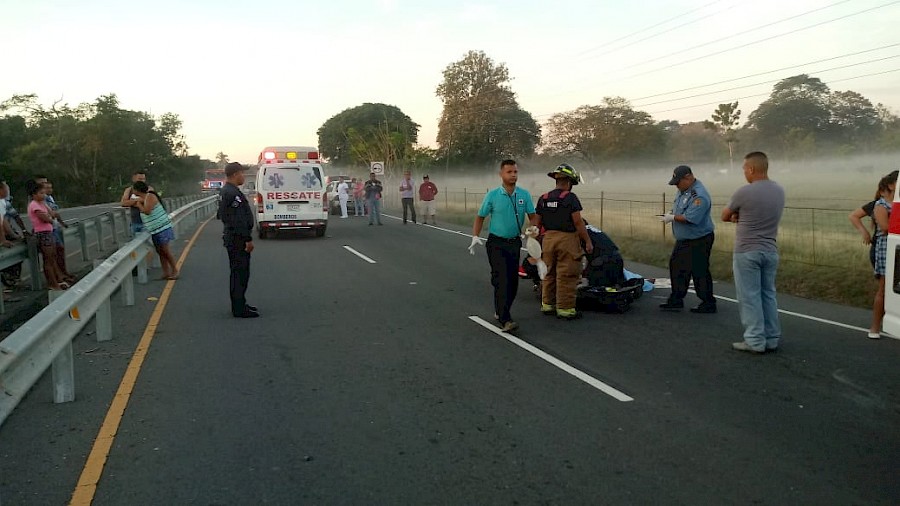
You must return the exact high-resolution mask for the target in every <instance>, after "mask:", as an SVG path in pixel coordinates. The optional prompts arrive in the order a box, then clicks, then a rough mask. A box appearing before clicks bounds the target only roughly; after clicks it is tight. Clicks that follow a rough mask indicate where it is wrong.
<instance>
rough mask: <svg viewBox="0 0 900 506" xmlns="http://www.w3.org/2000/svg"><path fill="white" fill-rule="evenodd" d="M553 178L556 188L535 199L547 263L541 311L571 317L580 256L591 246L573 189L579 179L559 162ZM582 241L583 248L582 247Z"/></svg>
mask: <svg viewBox="0 0 900 506" xmlns="http://www.w3.org/2000/svg"><path fill="white" fill-rule="evenodd" d="M547 175H548V176H550V177H552V178H553V179H555V180H556V188H555V189H553V190H551V191H549V192H547V193H545V194H543V195H541V197H540V198H539V199H538V203H537V222H538V223H537V227H538V228H540V227H543V228H544V229H545V230H546V233H545V234H544V240H543V244H542V253H541V259H542V260H543V261H544V263H545V264H547V275H546V276H545V277H544V281H543V286H542V294H541V312H542V313H544V314H545V315H548V316H552V315H554V314H555V315H556V317H557V318H562V319H566V320H574V319H575V318H578V317H579V316H581V314H580V313H579V312H578V311H576V310H575V295H576V288H577V286H578V282H579V281H580V279H581V257H582V256H584V253H585V252H587V253H588V254H590V253H591V252H592V251H593V249H594V246H593V244H592V243H591V239H590V237H589V236H588V233H587V229H586V228H585V226H584V220H583V219H581V209H582V208H581V202H580V201H579V200H578V197H577V196H576V195H575V194H574V193H572V186H574V185H576V184H578V181H579V179H580V177H579V175H578V173H577V172H575V169H573V168H572V166H571V165H569V164H566V163H564V164H561V165H560V166H558V167H556V170H554V171H553V172H550V173H548V174H547ZM582 244H584V250H582Z"/></svg>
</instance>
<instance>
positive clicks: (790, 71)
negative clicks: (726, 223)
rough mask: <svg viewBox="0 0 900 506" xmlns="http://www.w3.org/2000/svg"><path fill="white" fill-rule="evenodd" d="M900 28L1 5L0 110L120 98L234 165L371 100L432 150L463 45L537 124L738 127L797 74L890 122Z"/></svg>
mask: <svg viewBox="0 0 900 506" xmlns="http://www.w3.org/2000/svg"><path fill="white" fill-rule="evenodd" d="M866 10H868V12H862V11H866ZM788 18H792V19H788ZM837 18H843V19H837ZM898 22H900V1H890V0H843V1H836V0H835V1H829V0H790V1H785V0H778V1H775V0H755V1H753V2H748V1H746V0H719V1H710V0H667V1H662V0H645V1H635V0H594V1H574V0H556V1H553V2H542V1H534V0H510V1H505V0H495V1H491V0H485V1H480V2H479V1H473V2H467V1H466V0H462V1H444V0H438V1H424V0H423V1H415V2H414V1H412V0H377V1H362V0H360V1H348V0H329V1H325V0H322V1H318V2H307V1H296V0H294V1H288V0H283V1H282V0H256V1H232V0H215V1H213V0H154V1H152V2H148V1H144V0H135V1H122V0H81V1H78V0H75V1H68V0H27V1H26V0H0V48H2V55H3V56H2V58H0V100H3V99H6V98H9V97H10V96H11V95H13V94H17V93H36V94H37V95H38V97H39V99H40V100H41V101H42V102H43V103H45V104H49V103H51V102H52V101H54V100H56V99H60V98H62V99H63V101H65V102H67V103H69V104H71V105H76V104H78V103H81V102H85V101H93V100H94V99H96V98H97V97H98V96H100V95H102V94H107V93H115V94H117V95H118V97H119V100H120V102H121V105H122V107H124V108H128V109H135V110H142V111H149V112H151V113H152V114H154V115H157V116H158V115H160V114H162V113H165V112H173V113H176V114H178V115H179V116H180V117H181V119H182V120H183V121H184V129H183V133H184V134H185V136H186V140H187V142H188V144H189V145H190V147H191V151H192V152H193V153H197V154H199V155H201V156H204V157H207V158H213V157H214V155H215V154H216V153H217V152H218V151H223V152H225V153H226V154H228V155H229V156H230V158H231V159H232V160H237V161H241V162H244V163H255V162H256V157H257V154H258V153H259V151H260V149H261V148H262V147H264V146H266V145H279V144H299V145H305V144H316V142H317V136H316V130H317V129H318V128H319V126H321V125H322V123H323V122H325V120H327V119H328V118H330V117H331V116H334V115H335V114H337V113H339V112H341V111H342V110H344V109H346V108H349V107H354V106H357V105H360V104H362V103H364V102H383V103H386V104H392V105H396V106H398V107H399V108H400V109H401V110H403V112H405V113H406V114H407V115H409V116H410V117H412V119H413V120H414V121H415V122H417V123H419V124H420V125H421V126H422V128H421V130H420V133H419V140H420V143H421V144H425V145H431V146H434V145H435V136H436V135H437V121H438V118H439V117H440V113H441V102H440V101H439V99H438V98H437V97H436V96H435V94H434V91H435V88H436V87H437V85H438V84H439V83H440V82H441V79H442V74H441V72H442V71H443V70H444V68H445V67H446V66H447V65H448V64H450V63H452V62H454V61H456V60H459V59H461V58H462V57H463V55H464V54H465V53H466V52H467V51H469V50H472V49H474V50H483V51H485V52H486V53H487V54H488V56H490V57H491V58H493V59H494V60H495V61H496V62H500V63H505V64H506V65H507V67H508V68H509V72H510V76H511V77H512V78H513V81H512V83H511V86H512V88H513V90H514V91H515V92H516V94H517V96H518V99H519V103H520V104H521V106H522V107H523V108H524V109H525V110H527V111H529V112H531V113H532V114H533V115H534V116H535V119H537V120H538V121H539V122H543V121H546V119H547V118H548V117H549V116H550V115H551V114H553V113H556V112H564V111H568V110H571V109H574V108H576V107H578V106H580V105H585V104H598V103H600V101H601V100H602V98H603V97H605V96H617V95H618V96H623V97H625V98H627V99H629V100H631V101H632V103H633V105H634V106H635V107H636V108H638V109H642V110H645V111H648V112H650V113H651V114H653V116H654V117H655V118H656V119H657V120H663V119H674V120H678V121H681V122H687V121H696V120H703V119H707V118H708V117H709V115H710V113H711V112H712V110H714V109H715V104H718V103H721V102H726V101H734V100H737V99H740V102H741V109H742V110H743V111H744V115H743V118H742V120H743V119H746V116H747V115H748V114H749V113H750V111H752V110H753V109H754V108H755V107H756V106H757V105H758V104H759V102H761V101H762V100H764V99H765V95H767V94H768V92H769V91H771V87H772V84H773V83H774V81H777V80H779V79H782V78H785V77H788V76H791V75H795V74H798V73H810V74H812V75H814V76H817V77H820V78H821V79H822V80H823V81H825V82H826V83H827V84H828V85H829V86H830V87H831V89H832V90H847V89H851V90H855V91H858V92H860V93H862V94H863V95H865V96H866V97H868V98H869V99H870V100H871V101H872V102H873V103H878V102H882V103H884V104H885V105H887V106H889V107H891V108H892V109H893V110H894V112H895V113H897V112H900V35H898V32H897V28H896V26H897V24H898ZM814 25H818V26H814ZM788 32H793V33H788ZM764 39H769V40H765V41H764ZM891 45H892V46H893V47H887V48H883V49H879V50H877V51H869V50H872V49H876V48H882V47H884V46H891ZM738 46H745V47H743V48H740V49H734V50H730V49H732V48H736V47H738ZM862 51H869V52H866V53H863V54H858V55H855V56H847V57H843V56H844V55H848V54H850V53H858V52H862ZM714 53H721V54H714ZM825 59H831V60H829V61H822V62H820V63H812V62H815V61H818V60H825ZM689 60H694V61H689ZM875 60H879V61H875ZM864 62H868V63H864ZM810 63H812V64H810ZM856 63H861V64H860V65H856V66H852V67H848V68H843V69H836V70H828V69H833V68H834V67H843V66H847V65H852V64H856ZM665 67H669V68H665ZM778 69H785V70H778ZM774 70H778V71H777V72H771V73H767V74H764V75H758V76H756V77H747V78H745V79H738V80H734V81H730V82H726V83H721V84H714V83H718V82H721V81H726V80H733V79H736V78H743V77H745V76H750V75H752V74H759V73H763V72H769V71H774ZM875 73H882V74H881V75H874V76H868V77H863V76H866V75H869V74H875ZM850 78H855V79H850ZM703 85H712V86H709V87H706V88H699V89H693V90H689V91H684V92H681V93H676V94H672V93H670V92H675V91H678V90H683V89H686V88H692V87H697V86H703ZM747 85H754V86H748V87H743V86H747ZM736 87H742V88H740V89H734V90H730V91H724V90H726V89H727V88H736ZM709 92H715V93H712V94H705V93H709ZM660 94H665V95H660ZM700 94H704V95H702V96H696V97H693V98H687V97H689V96H691V95H700ZM654 95H660V96H655V97H652V98H646V97H651V96H654ZM754 95H763V96H755V97H751V96H754ZM745 97H751V98H745ZM663 101H666V102H663ZM657 102H660V103H657Z"/></svg>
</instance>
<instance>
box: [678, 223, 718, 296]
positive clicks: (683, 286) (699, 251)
mask: <svg viewBox="0 0 900 506" xmlns="http://www.w3.org/2000/svg"><path fill="white" fill-rule="evenodd" d="M715 240H716V236H715V234H713V233H710V234H708V235H705V236H703V237H700V238H697V239H685V240H681V241H675V247H674V248H673V249H672V256H671V257H670V258H669V276H670V277H671V278H672V294H671V295H670V296H669V302H680V301H682V300H684V297H685V295H687V291H688V283H689V282H690V280H691V278H692V277H693V278H694V290H695V291H696V292H697V297H699V298H700V300H701V301H702V302H703V304H704V305H707V306H715V305H716V298H715V297H713V280H712V274H710V272H709V253H710V252H711V251H712V246H713V242H715Z"/></svg>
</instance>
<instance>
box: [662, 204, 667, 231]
mask: <svg viewBox="0 0 900 506" xmlns="http://www.w3.org/2000/svg"><path fill="white" fill-rule="evenodd" d="M662 196H663V198H662V214H666V192H663V194H662ZM666 225H667V223H666V222H662V238H663V242H665V241H666Z"/></svg>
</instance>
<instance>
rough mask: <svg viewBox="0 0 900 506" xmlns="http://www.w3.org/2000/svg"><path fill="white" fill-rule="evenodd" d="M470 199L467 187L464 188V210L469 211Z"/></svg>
mask: <svg viewBox="0 0 900 506" xmlns="http://www.w3.org/2000/svg"><path fill="white" fill-rule="evenodd" d="M468 200H469V199H468V197H467V196H466V189H465V188H463V211H468V210H469V202H468Z"/></svg>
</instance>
